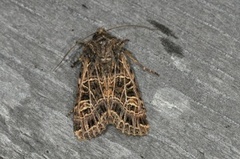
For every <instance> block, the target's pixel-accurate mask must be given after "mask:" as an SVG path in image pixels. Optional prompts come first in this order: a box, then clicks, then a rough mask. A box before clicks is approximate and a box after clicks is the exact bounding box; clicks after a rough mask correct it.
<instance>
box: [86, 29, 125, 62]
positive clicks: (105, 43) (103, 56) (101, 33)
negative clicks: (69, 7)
mask: <svg viewBox="0 0 240 159" xmlns="http://www.w3.org/2000/svg"><path fill="white" fill-rule="evenodd" d="M119 41H120V39H117V38H116V37H114V36H112V35H111V34H109V33H107V32H106V31H105V29H104V28H99V29H98V30H97V32H96V33H95V34H94V35H93V38H92V40H91V42H90V43H89V47H90V50H91V52H92V53H93V54H94V55H95V57H96V60H97V61H98V62H100V63H109V62H111V61H112V60H113V59H114V57H115V55H116V50H117V46H118V43H119Z"/></svg>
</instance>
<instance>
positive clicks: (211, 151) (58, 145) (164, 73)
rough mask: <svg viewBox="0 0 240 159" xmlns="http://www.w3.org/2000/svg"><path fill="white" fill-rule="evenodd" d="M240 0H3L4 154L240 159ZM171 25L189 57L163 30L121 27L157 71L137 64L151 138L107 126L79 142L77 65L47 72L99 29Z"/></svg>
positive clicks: (0, 111) (0, 143) (0, 136)
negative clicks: (170, 49) (164, 40)
mask: <svg viewBox="0 0 240 159" xmlns="http://www.w3.org/2000/svg"><path fill="white" fill-rule="evenodd" d="M239 9H240V1H238V0H209V1H207V0H197V1H194V0H192V1H190V0H181V1H174V0H168V1H166V0H165V1H164V0H148V1H146V0H139V1H133V0H130V1H111V0H95V1H94V0H88V1H83V0H68V1H67V0H59V1H55V0H52V1H48V0H38V1H36V0H27V1H24V0H1V1H0V27H1V29H0V34H1V36H0V158H1V159H2V158H3V159H8V158H10V159H13V158H16V159H21V158H23V159H54V158H62V159H66V158H67V159H75V158H76V159H80V158H84V159H94V158H98V159H105V158H114V159H116V158H128V159H131V158H132V159H143V158H144V159H239V158H240V126H239V125H240V82H239V80H240V71H239V70H240V53H239V50H240V42H239V39H240V34H239V33H240V29H239V28H240V27H239V25H240V16H239V15H240V11H239ZM148 19H150V20H156V21H158V22H159V23H161V24H163V25H165V26H167V27H169V28H170V29H171V30H172V31H173V32H174V34H175V35H176V36H178V37H179V39H174V38H172V39H171V37H169V38H170V39H171V40H172V41H173V42H174V43H176V44H178V45H179V46H181V47H182V48H183V54H184V57H182V58H180V57H178V56H174V54H173V55H170V54H169V53H167V52H166V51H165V50H164V47H163V46H162V45H161V40H160V38H161V37H166V35H164V34H162V33H161V32H158V31H155V32H151V31H148V30H144V29H130V28H129V29H121V30H114V31H112V33H113V34H114V35H116V36H118V37H120V38H128V39H130V42H129V44H128V46H127V48H128V49H129V50H131V51H132V52H134V55H135V56H136V57H137V58H138V59H139V61H141V62H142V63H143V64H144V65H146V66H148V67H149V68H152V69H154V70H155V71H157V72H159V74H160V76H159V77H156V76H154V75H151V74H149V73H147V72H144V71H142V70H141V69H140V68H138V67H137V66H135V65H134V66H133V67H134V69H135V72H136V76H137V79H138V81H139V85H140V88H141V91H142V96H143V99H144V101H145V105H146V108H147V111H148V112H147V116H148V120H149V123H150V126H151V129H150V133H149V135H148V136H145V137H131V136H126V135H124V134H122V133H120V132H119V131H118V130H116V129H115V128H114V127H113V126H109V127H108V130H107V131H106V132H105V133H104V134H103V135H102V136H100V137H98V138H95V139H93V140H90V141H84V142H80V141H78V140H77V139H76V138H75V136H74V134H73V128H72V126H73V124H72V119H71V117H67V116H66V114H67V113H68V112H69V111H70V110H71V109H72V108H73V105H74V102H75V97H76V90H77V87H76V86H77V77H78V72H79V69H72V68H70V67H69V66H70V63H69V62H66V61H65V62H64V64H63V65H62V66H61V67H60V68H59V69H58V70H57V71H56V72H49V70H50V69H52V68H54V67H55V66H56V65H57V63H58V62H59V61H60V60H61V58H62V56H64V54H65V53H66V52H67V50H68V49H69V48H70V46H71V45H72V44H73V43H74V41H75V40H76V39H78V38H81V37H82V38H83V37H85V36H86V35H88V34H90V33H92V32H94V31H95V30H96V29H97V28H98V27H101V26H104V27H111V26H116V25H119V24H141V25H148V26H151V25H150V24H149V23H148V21H147V20H148Z"/></svg>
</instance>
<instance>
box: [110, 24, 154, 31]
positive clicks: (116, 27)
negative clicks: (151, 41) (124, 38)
mask: <svg viewBox="0 0 240 159" xmlns="http://www.w3.org/2000/svg"><path fill="white" fill-rule="evenodd" d="M128 27H133V28H145V29H148V30H152V31H153V30H158V29H155V28H150V27H147V26H144V25H131V24H126V25H120V26H115V27H112V28H109V29H107V30H106V31H109V30H113V29H118V28H128Z"/></svg>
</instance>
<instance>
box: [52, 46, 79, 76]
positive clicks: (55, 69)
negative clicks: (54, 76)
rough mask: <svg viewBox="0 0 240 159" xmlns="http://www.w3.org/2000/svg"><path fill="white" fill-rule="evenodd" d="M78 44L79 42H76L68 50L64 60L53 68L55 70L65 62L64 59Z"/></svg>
mask: <svg viewBox="0 0 240 159" xmlns="http://www.w3.org/2000/svg"><path fill="white" fill-rule="evenodd" d="M76 45H77V43H75V44H74V45H73V46H72V47H71V48H70V49H69V50H68V52H67V53H66V54H65V55H64V56H63V58H62V60H61V61H60V62H59V63H58V64H57V66H56V67H54V68H53V69H52V71H53V72H54V71H56V69H57V68H58V67H59V66H60V65H61V63H62V62H63V60H64V59H65V58H66V56H67V55H68V54H69V53H70V52H71V51H72V49H73V48H74V47H75V46H76Z"/></svg>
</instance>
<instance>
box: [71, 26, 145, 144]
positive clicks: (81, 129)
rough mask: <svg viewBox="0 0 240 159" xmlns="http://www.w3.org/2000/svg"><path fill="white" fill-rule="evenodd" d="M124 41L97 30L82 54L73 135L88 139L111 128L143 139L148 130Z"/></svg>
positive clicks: (85, 45) (101, 29) (104, 31)
mask: <svg viewBox="0 0 240 159" xmlns="http://www.w3.org/2000/svg"><path fill="white" fill-rule="evenodd" d="M126 41H128V40H122V39H118V38H116V37H114V36H112V35H111V34H110V33H108V32H106V30H104V29H103V28H99V29H98V31H97V32H96V33H95V34H94V35H93V38H92V39H91V40H89V41H87V42H86V43H84V47H83V50H82V54H81V57H80V59H81V60H80V61H81V64H82V68H81V73H80V75H79V80H78V95H77V102H76V105H75V107H74V110H73V112H74V116H73V122H74V123H73V124H74V133H75V135H76V136H77V137H78V139H80V140H85V139H91V138H94V137H96V136H98V135H100V134H102V133H103V131H104V130H105V129H106V127H107V125H108V124H113V125H115V127H116V128H117V129H119V130H120V131H121V132H122V133H125V134H128V135H134V136H142V135H146V134H147V133H148V130H149V125H148V121H147V119H146V109H145V107H144V104H143V101H142V98H141V95H140V91H139V88H138V84H137V82H136V79H135V75H134V73H133V72H132V69H131V67H130V65H129V62H128V58H127V57H128V55H129V53H130V52H129V51H128V50H126V49H125V48H124V47H123V46H124V44H125V42H126Z"/></svg>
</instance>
